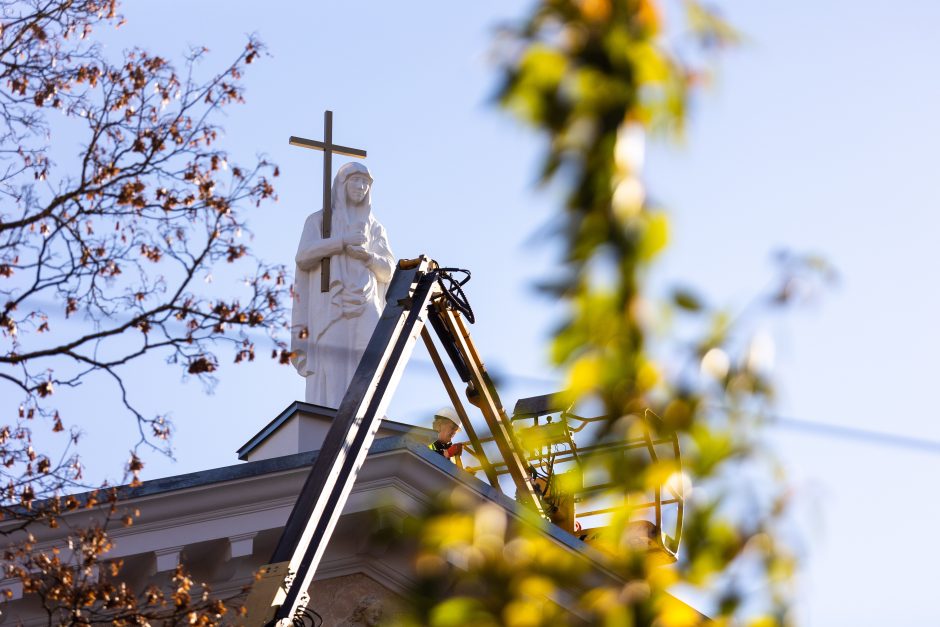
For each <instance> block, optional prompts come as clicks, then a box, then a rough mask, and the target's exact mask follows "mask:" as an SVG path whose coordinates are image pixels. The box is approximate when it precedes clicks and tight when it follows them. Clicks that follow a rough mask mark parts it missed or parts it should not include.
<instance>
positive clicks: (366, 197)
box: [333, 161, 372, 207]
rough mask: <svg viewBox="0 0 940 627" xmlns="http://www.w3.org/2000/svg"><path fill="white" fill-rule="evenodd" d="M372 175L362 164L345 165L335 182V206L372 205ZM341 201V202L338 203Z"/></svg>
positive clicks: (351, 163) (354, 162)
mask: <svg viewBox="0 0 940 627" xmlns="http://www.w3.org/2000/svg"><path fill="white" fill-rule="evenodd" d="M371 191H372V174H371V173H369V168H367V167H366V166H365V165H363V164H362V163H359V162H356V161H351V162H349V163H344V164H343V166H342V167H341V168H340V169H339V171H338V172H337V173H336V178H335V179H334V180H333V206H334V207H346V206H362V205H365V206H369V205H371V201H372V199H371V194H370V192H371ZM338 201H339V202H338Z"/></svg>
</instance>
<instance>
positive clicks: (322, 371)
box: [291, 162, 395, 408]
mask: <svg viewBox="0 0 940 627" xmlns="http://www.w3.org/2000/svg"><path fill="white" fill-rule="evenodd" d="M332 194H333V220H332V232H331V236H330V237H328V238H326V239H324V238H323V237H322V236H321V234H322V230H321V224H322V220H323V211H317V212H316V213H314V214H312V215H310V217H308V218H307V221H306V223H305V224H304V231H303V234H302V235H301V236H300V246H298V248H297V256H296V258H295V260H296V262H297V272H296V276H295V279H294V308H293V312H292V316H291V329H292V331H291V351H292V353H293V355H294V357H293V363H294V366H295V367H296V368H297V371H298V372H299V373H300V375H301V376H303V377H306V378H307V390H306V395H305V397H306V401H307V402H308V403H316V404H317V405H322V406H324V407H332V408H338V407H339V403H340V401H341V400H342V399H343V396H344V395H345V393H346V388H347V386H348V385H349V382H350V380H352V376H353V373H354V372H355V371H356V366H358V365H359V359H360V358H361V357H362V353H363V352H364V351H365V348H366V344H368V342H369V338H370V337H372V332H373V331H374V330H375V325H376V323H377V322H378V319H379V316H380V315H381V314H382V310H383V309H384V308H385V290H386V288H387V287H388V283H389V281H390V280H391V278H392V270H393V269H394V267H395V258H394V256H393V255H392V250H391V248H389V245H388V236H387V235H386V233H385V227H383V226H382V225H381V224H380V223H379V221H378V220H376V219H375V217H374V216H373V215H372V175H371V174H370V173H369V169H368V168H367V167H365V166H364V165H362V164H361V163H357V162H351V163H346V164H344V165H343V166H342V167H341V168H340V169H339V171H338V172H337V173H336V178H335V179H334V180H333V189H332ZM324 257H330V258H331V259H330V290H329V292H322V291H321V286H320V261H321V259H323V258H324Z"/></svg>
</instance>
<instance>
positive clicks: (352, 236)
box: [343, 223, 368, 246]
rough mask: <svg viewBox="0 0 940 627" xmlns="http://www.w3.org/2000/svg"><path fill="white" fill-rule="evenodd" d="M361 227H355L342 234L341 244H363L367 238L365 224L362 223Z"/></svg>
mask: <svg viewBox="0 0 940 627" xmlns="http://www.w3.org/2000/svg"><path fill="white" fill-rule="evenodd" d="M361 226H362V229H361V230H360V229H355V230H352V231H349V232H347V233H346V234H345V235H344V236H343V244H345V245H346V246H365V244H366V242H367V241H368V238H367V237H366V229H365V224H364V223H363V224H362V225H361Z"/></svg>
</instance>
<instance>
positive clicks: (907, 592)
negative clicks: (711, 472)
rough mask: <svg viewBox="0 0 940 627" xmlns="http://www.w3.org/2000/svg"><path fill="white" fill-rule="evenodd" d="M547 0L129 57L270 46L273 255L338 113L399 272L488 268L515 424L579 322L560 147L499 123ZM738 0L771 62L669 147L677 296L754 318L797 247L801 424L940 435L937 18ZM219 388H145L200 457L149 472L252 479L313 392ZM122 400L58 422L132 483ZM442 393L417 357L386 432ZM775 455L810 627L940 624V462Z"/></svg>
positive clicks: (258, 68)
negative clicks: (562, 273) (553, 180)
mask: <svg viewBox="0 0 940 627" xmlns="http://www.w3.org/2000/svg"><path fill="white" fill-rule="evenodd" d="M524 6H525V4H524V3H520V2H488V3H487V2H470V3H444V2H429V1H422V2H396V3H390V2H371V3H368V2H361V1H358V2H343V3H326V2H320V3H299V2H298V3H286V2H282V3H269V4H264V5H259V4H258V3H249V2H244V1H241V0H229V1H227V2H225V3H221V2H198V3H194V2H181V1H177V0H174V1H170V0H165V1H164V2H161V3H158V4H157V3H134V4H128V5H127V6H125V7H124V13H125V15H126V17H127V18H128V23H127V25H126V26H124V27H123V28H121V29H120V30H119V31H118V32H117V33H114V34H110V35H109V36H108V39H107V41H108V46H109V47H110V48H111V49H112V50H114V51H119V50H120V49H122V48H125V47H130V46H133V45H141V46H144V47H147V48H149V49H151V50H153V51H155V52H159V53H161V54H164V55H169V56H174V55H178V54H179V53H181V52H182V51H183V50H185V48H186V47H187V46H188V45H206V46H208V47H209V48H210V49H211V51H212V55H211V56H210V57H209V58H208V60H207V61H206V62H205V64H204V65H205V66H206V71H207V72H208V71H210V70H212V69H218V68H220V67H222V64H223V63H225V62H226V61H227V60H228V59H230V58H232V57H234V56H235V55H236V54H237V52H238V50H239V49H240V47H241V46H242V45H243V42H244V38H243V35H244V34H246V33H249V32H256V33H257V34H258V35H259V36H260V37H261V38H262V39H263V40H264V41H265V42H266V43H267V44H268V46H269V48H270V52H271V55H272V56H271V58H267V59H264V60H262V61H261V62H259V63H258V64H257V65H253V66H251V67H250V68H249V70H250V71H249V72H248V75H247V86H248V91H247V94H246V95H247V100H248V103H247V105H245V106H242V107H240V108H238V109H237V110H235V111H234V112H233V113H232V115H231V116H230V117H229V118H228V119H227V120H225V121H224V124H225V126H226V131H227V134H226V138H225V142H226V144H227V146H228V147H229V148H230V149H231V150H232V151H233V152H234V153H235V154H236V155H239V154H240V155H243V156H248V157H250V156H251V155H253V154H255V153H265V154H267V155H268V156H269V157H270V158H271V159H273V160H274V161H276V162H277V163H278V164H279V165H280V167H281V177H280V179H279V181H278V193H279V196H280V202H279V203H277V204H276V205H269V206H268V207H267V208H266V209H264V210H263V211H261V212H259V213H256V214H255V215H253V216H252V217H251V218H250V224H251V226H252V228H253V230H254V234H255V239H254V245H255V247H256V250H257V251H258V252H259V253H260V254H261V255H262V256H265V257H266V258H268V259H269V260H276V261H280V262H283V263H292V261H291V260H292V258H293V254H294V250H295V247H296V244H297V239H298V236H299V231H300V228H301V227H302V225H303V220H304V218H305V216H306V215H307V214H308V213H310V212H312V211H314V210H316V209H318V208H319V204H320V203H319V198H320V171H321V161H320V156H319V154H317V153H313V152H311V151H305V150H301V149H298V148H292V147H289V146H288V144H287V138H288V137H289V136H290V135H304V136H307V137H311V138H314V139H319V138H320V137H321V134H322V114H323V110H324V109H326V108H330V109H332V110H333V111H334V112H335V121H334V139H335V141H337V142H339V143H342V144H346V145H352V146H356V147H361V148H366V149H367V150H368V151H369V153H370V158H369V160H368V165H369V167H370V168H371V169H372V171H373V175H374V176H375V186H374V191H373V203H374V207H375V211H376V214H377V216H378V217H379V219H380V220H381V221H382V222H383V223H384V224H385V226H386V228H387V229H388V231H389V234H390V239H391V243H392V247H393V250H394V251H395V253H396V254H397V255H398V256H400V257H410V256H416V255H417V254H420V253H425V254H428V255H430V256H432V257H434V258H436V259H438V260H440V261H441V262H442V263H445V264H447V265H456V266H461V267H467V268H469V269H471V270H472V271H473V280H472V282H471V283H470V285H469V289H468V294H469V296H470V298H471V301H472V303H473V306H474V309H475V310H476V311H477V316H478V319H479V321H478V323H477V324H476V325H475V327H474V328H473V333H474V338H475V340H476V342H477V344H478V346H479V348H480V349H481V351H482V353H483V355H484V358H485V359H486V360H487V362H488V364H489V365H490V366H491V367H492V368H493V369H494V370H495V371H496V372H498V373H500V372H501V373H504V374H505V381H506V386H505V387H504V388H503V389H502V394H503V397H504V401H505V402H506V404H507V405H510V406H511V404H512V403H514V401H515V399H516V398H518V397H520V396H526V395H529V394H534V393H542V392H547V391H551V390H552V389H554V388H555V387H556V386H557V383H556V379H557V377H556V375H555V374H554V373H552V372H550V371H549V370H548V369H547V368H546V367H545V365H544V363H545V359H544V356H545V349H544V346H545V338H546V337H547V335H548V334H549V333H550V330H551V328H552V324H553V321H554V320H556V319H557V316H558V313H559V312H558V309H557V308H556V307H555V306H554V305H553V303H551V302H549V301H547V300H545V299H544V298H542V297H540V296H538V295H536V294H535V292H534V291H533V289H532V283H533V281H534V280H535V279H537V278H539V277H546V276H549V275H550V274H551V272H552V271H553V260H554V259H555V258H556V255H555V248H554V246H553V245H552V244H550V243H546V242H545V241H544V232H543V231H540V227H542V226H544V224H545V222H546V220H547V218H548V217H549V216H550V215H552V212H553V211H554V207H555V205H556V203H557V199H556V198H553V197H552V195H551V193H550V192H538V191H537V190H536V189H535V188H534V185H533V182H534V179H535V172H536V165H537V156H538V154H539V150H540V140H539V139H538V138H537V137H535V136H533V135H532V134H530V133H528V132H527V131H525V130H523V129H521V128H520V127H519V126H518V125H517V124H515V123H514V122H513V121H512V120H510V119H509V118H508V117H506V116H505V115H504V114H502V113H500V112H498V111H496V110H495V109H494V107H492V106H491V105H490V104H489V97H490V95H491V93H492V92H493V89H494V77H495V73H494V71H493V68H492V66H491V64H490V54H489V53H490V45H491V42H492V37H493V33H494V29H495V27H496V26H497V25H498V24H499V23H500V22H501V21H504V20H507V19H511V18H512V17H514V16H515V15H518V14H519V13H520V11H521V10H522V9H523V8H524ZM722 6H723V7H725V14H726V16H727V17H728V18H729V19H730V20H731V21H732V22H733V23H734V24H736V25H737V26H738V28H739V29H741V30H742V31H743V32H744V34H745V35H746V37H747V41H746V42H745V44H744V45H743V46H741V47H740V48H739V49H737V50H735V51H733V52H732V53H730V54H729V55H727V56H726V57H725V58H724V60H723V61H722V63H721V65H720V70H719V72H718V74H717V76H716V80H715V83H714V84H713V85H712V87H711V88H710V89H709V90H708V91H707V92H706V93H704V94H702V95H701V96H700V97H698V98H697V99H696V101H695V103H694V106H693V112H692V117H691V120H690V127H689V133H688V137H687V139H686V141H685V143H684V144H683V145H681V146H676V145H657V146H652V147H651V148H650V150H649V155H648V159H647V168H646V179H647V182H648V184H649V188H650V190H651V193H652V194H653V195H654V196H655V197H657V198H658V199H661V200H662V201H663V202H664V203H665V204H666V206H667V207H668V208H669V209H670V210H671V212H672V216H673V233H672V244H671V248H670V250H669V252H668V253H667V255H666V257H665V259H664V261H663V263H662V266H661V267H660V268H659V269H658V270H657V272H656V275H655V276H656V281H657V282H662V283H663V284H665V283H667V282H671V281H676V280H678V281H682V282H685V283H690V284H692V285H696V286H698V287H699V288H700V289H701V290H702V291H703V292H704V293H705V294H706V295H707V296H708V297H709V299H710V300H711V301H712V302H717V303H727V304H728V305H729V306H730V307H732V308H733V307H736V306H741V305H743V304H744V303H745V302H746V301H747V299H748V298H749V297H750V296H751V295H753V294H754V293H755V292H757V291H758V290H759V289H761V288H762V287H764V286H765V285H766V284H767V282H768V281H769V280H770V278H771V276H772V267H771V264H770V262H769V260H770V253H771V252H772V251H773V250H775V249H779V248H790V249H793V250H795V251H800V252H808V251H811V252H818V253H821V254H823V255H825V256H826V257H827V258H828V259H829V260H830V261H831V262H832V263H833V264H834V265H835V266H836V267H837V268H838V270H839V272H840V276H841V282H840V285H839V286H838V288H837V289H835V290H834V291H833V292H831V293H829V294H827V295H826V296H825V297H824V298H822V299H821V300H820V302H819V303H818V304H817V305H815V306H813V307H812V308H810V309H806V310H803V311H801V312H799V313H797V314H795V315H792V316H790V317H788V318H786V319H782V320H781V319H774V320H772V321H769V322H768V331H770V332H772V333H773V334H774V337H775V339H776V353H777V370H776V372H777V375H778V379H779V381H780V385H781V405H780V411H781V414H782V415H784V416H788V417H792V418H795V419H799V420H804V421H811V422H816V423H822V424H825V425H835V426H843V427H851V428H857V429H865V430H872V431H878V432H884V433H891V434H897V435H902V436H911V437H915V438H923V439H927V440H933V441H940V422H938V421H937V420H936V414H937V411H936V409H935V406H934V404H933V403H932V402H931V401H932V400H933V396H934V390H935V387H936V386H935V385H933V379H934V378H935V376H936V366H935V356H936V355H937V354H938V352H940V333H938V332H937V330H936V321H937V320H938V319H940V298H938V296H937V294H936V290H935V287H934V285H933V281H932V280H931V279H932V278H933V276H934V274H935V272H936V270H937V268H938V267H940V247H938V246H937V243H938V238H940V218H938V215H937V208H938V201H940V192H938V187H937V184H936V180H937V177H936V174H935V171H936V168H937V150H936V147H935V146H936V144H937V142H938V139H940V121H938V117H937V115H936V112H937V111H940V80H938V74H937V71H936V68H935V65H936V59H937V58H940V39H938V38H937V37H936V33H937V31H938V27H940V5H938V4H937V3H935V2H932V1H930V0H921V1H920V2H917V1H914V0H898V1H897V2H894V3H891V4H890V5H888V4H885V3H875V2H848V1H847V0H843V1H841V2H839V1H830V2H808V1H806V0H803V1H798V2H779V1H770V2H744V1H741V0H736V1H733V2H726V3H722ZM259 7H262V8H259ZM60 160H61V157H60ZM261 352H262V353H263V351H261ZM221 377H222V379H221V383H220V384H219V385H218V387H217V388H216V389H215V391H214V394H212V395H210V396H205V395H203V394H202V390H201V388H200V386H199V384H198V383H197V382H195V381H190V382H182V381H181V379H180V375H179V371H178V370H170V369H169V368H166V367H165V366H163V365H162V363H161V362H160V361H159V360H152V361H151V362H148V363H147V364H140V365H138V366H137V367H136V368H135V369H134V371H132V372H131V373H130V378H131V379H132V384H133V385H134V388H132V391H133V392H135V393H136V394H137V398H138V399H139V400H140V404H141V405H142V406H143V407H145V408H146V409H148V410H149V411H150V412H153V413H156V412H160V411H166V410H170V411H171V412H172V417H173V420H174V422H175V425H176V427H177V433H176V437H175V446H176V462H171V461H169V460H162V459H159V458H157V457H154V456H151V457H150V458H148V460H147V461H148V464H149V466H148V469H147V476H149V477H154V476H162V475H169V474H178V473H183V472H189V471H193V470H198V469H202V468H209V467H215V466H221V465H226V464H229V463H234V462H235V450H236V449H237V448H238V447H239V446H240V445H241V444H242V443H244V441H246V440H247V439H248V438H249V437H250V436H251V435H253V434H254V433H255V432H256V431H257V430H258V429H260V428H261V427H262V426H263V425H264V424H266V423H267V422H268V421H269V420H270V419H271V418H273V417H274V416H275V415H276V414H277V413H278V412H280V411H281V410H282V409H283V408H285V407H286V406H287V405H289V404H290V402H292V401H293V400H296V399H302V397H303V381H302V379H300V378H299V377H298V376H296V374H295V373H294V372H293V370H291V369H288V368H285V367H279V366H276V365H275V364H273V363H270V362H268V361H267V360H266V359H264V358H262V359H261V363H257V364H252V365H250V366H238V367H235V366H226V367H223V368H222V371H221ZM104 390H105V386H104V385H102V386H94V385H89V386H85V389H83V390H80V391H77V392H73V393H64V394H63V395H62V397H61V401H60V402H61V403H63V404H65V403H71V404H70V405H67V406H66V407H67V410H68V414H67V416H68V417H70V418H71V419H72V420H74V421H82V422H83V423H84V424H86V425H87V427H86V431H87V433H88V439H87V447H86V448H85V455H86V461H88V462H89V463H90V465H91V470H92V473H93V474H100V473H103V472H104V471H105V470H106V469H114V468H117V467H119V466H120V464H121V463H123V461H124V459H125V458H126V450H127V448H128V447H129V446H130V444H131V443H132V441H133V439H134V436H133V429H132V426H131V424H130V419H129V418H127V417H125V416H123V415H115V413H114V410H113V406H110V405H108V406H102V405H101V404H100V403H98V402H93V401H94V400H95V398H96V396H95V395H97V394H100V393H103V391H104ZM445 400H446V397H445V395H444V393H443V390H442V389H441V387H440V384H439V383H438V382H437V381H436V378H435V376H434V374H433V372H432V371H431V369H430V367H429V365H428V362H427V358H426V357H424V356H423V354H422V350H421V349H419V350H418V351H416V358H415V362H414V363H413V365H412V366H410V367H409V370H408V372H407V373H406V376H405V379H404V382H403V384H402V387H401V389H400V393H399V395H398V396H397V397H396V399H395V400H394V402H393V404H392V407H391V409H390V411H389V415H390V416H391V417H393V418H395V419H398V420H402V421H405V422H414V423H421V424H423V423H426V422H427V420H428V416H429V413H430V412H431V411H432V410H433V409H434V408H436V407H437V406H439V405H441V404H443V403H444V402H445ZM769 439H770V441H771V443H772V444H773V446H774V447H775V448H776V449H777V450H778V451H779V452H780V454H781V456H782V457H783V458H784V460H785V462H786V465H787V467H788V469H789V470H790V473H791V476H792V478H793V481H794V485H795V488H796V490H797V493H798V496H799V498H800V502H801V503H802V505H801V520H802V524H803V527H804V534H805V537H806V539H807V550H808V551H809V554H808V559H807V561H806V568H805V572H804V576H803V579H802V581H801V584H800V586H801V595H800V599H801V604H800V608H799V612H800V616H801V617H802V618H803V621H804V623H805V624H809V625H813V626H829V625H882V624H886V623H890V624H899V625H906V624H933V623H936V622H938V621H940V610H938V609H937V608H936V604H935V602H934V601H933V598H932V595H933V594H934V591H935V588H936V584H937V579H938V578H937V574H936V569H937V564H938V563H940V546H938V543H937V542H936V540H935V538H934V534H933V532H932V530H933V529H934V528H935V527H938V526H940V505H938V504H937V500H936V499H931V498H929V496H928V495H927V494H925V493H926V491H927V488H928V487H929V485H930V483H929V481H930V480H929V477H930V476H932V475H934V474H936V473H937V472H938V471H940V452H938V451H940V447H934V448H933V449H929V448H924V447H921V448H917V447H913V446H904V445H899V444H897V443H892V442H890V441H884V440H882V441H879V440H877V439H869V440H861V439H852V438H847V437H845V436H836V435H831V434H827V433H826V432H822V431H812V430H801V429H794V428H788V427H779V428H775V429H772V430H771V432H770V433H769ZM125 443H126V444H125ZM145 478H146V477H145Z"/></svg>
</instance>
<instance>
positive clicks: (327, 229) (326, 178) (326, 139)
mask: <svg viewBox="0 0 940 627" xmlns="http://www.w3.org/2000/svg"><path fill="white" fill-rule="evenodd" d="M289 143H290V145H291V146H300V147H301V148H313V149H314V150H322V151H323V225H322V229H321V233H320V235H321V237H323V239H326V238H328V237H329V236H330V234H331V232H332V226H333V224H332V223H333V200H332V190H331V185H332V182H333V153H334V152H335V153H338V154H341V155H345V156H347V157H358V158H360V159H364V158H365V157H366V151H365V150H359V149H358V148H347V147H346V146H340V145H339V144H334V143H333V112H332V111H324V112H323V141H322V142H318V141H314V140H312V139H304V138H303V137H294V136H293V135H291V138H290V142H289ZM320 291H321V292H329V291H330V258H329V257H324V258H323V260H322V261H321V262H320Z"/></svg>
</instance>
